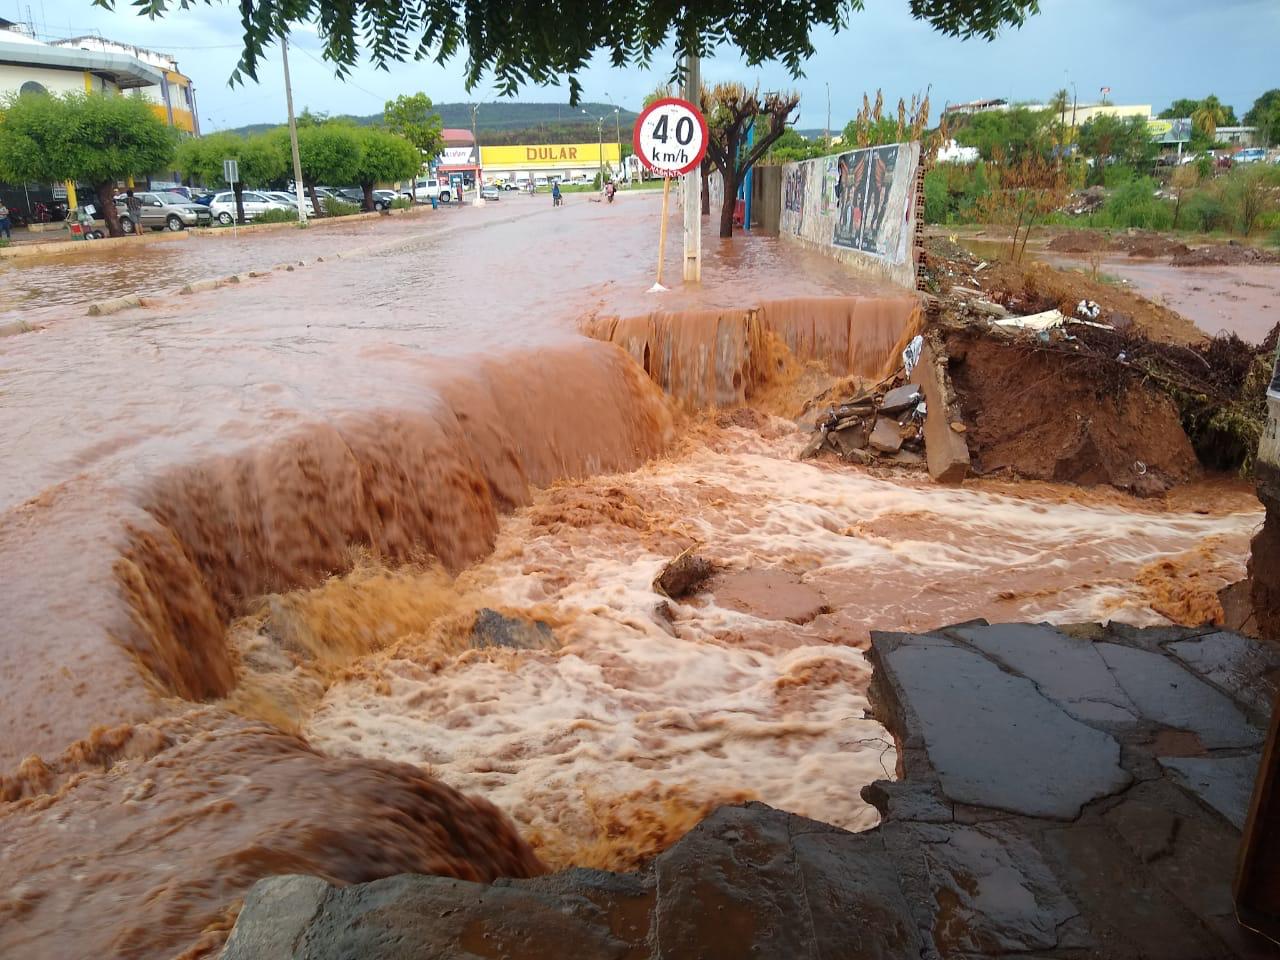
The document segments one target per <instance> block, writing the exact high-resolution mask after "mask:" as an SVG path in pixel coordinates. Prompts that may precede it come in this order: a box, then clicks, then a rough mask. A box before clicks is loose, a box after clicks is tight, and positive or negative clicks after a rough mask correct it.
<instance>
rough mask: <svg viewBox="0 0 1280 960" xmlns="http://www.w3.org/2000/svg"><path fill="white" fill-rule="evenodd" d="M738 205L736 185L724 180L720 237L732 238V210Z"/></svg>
mask: <svg viewBox="0 0 1280 960" xmlns="http://www.w3.org/2000/svg"><path fill="white" fill-rule="evenodd" d="M737 204H738V185H737V184H736V183H730V182H729V178H728V177H725V178H724V202H723V203H721V204H720V236H722V237H732V236H733V210H734V207H736V206H737Z"/></svg>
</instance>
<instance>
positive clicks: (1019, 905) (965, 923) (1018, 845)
mask: <svg viewBox="0 0 1280 960" xmlns="http://www.w3.org/2000/svg"><path fill="white" fill-rule="evenodd" d="M916 830H917V831H918V833H919V836H920V840H921V849H922V850H923V851H924V856H925V861H926V862H927V863H928V865H929V876H930V879H931V881H932V891H931V892H932V896H933V899H934V901H935V902H936V903H937V904H938V906H939V908H940V909H939V910H938V913H937V917H936V919H935V922H934V927H933V941H934V944H935V946H937V947H938V949H939V951H940V952H942V954H943V955H944V956H954V955H956V954H963V955H968V954H975V953H976V954H980V955H990V954H996V955H1003V954H1006V953H1017V954H1025V953H1029V952H1032V951H1039V950H1043V951H1048V950H1052V949H1054V948H1056V947H1057V946H1058V945H1059V937H1058V929H1059V927H1060V926H1061V925H1062V924H1063V923H1065V922H1066V921H1067V920H1069V919H1071V918H1072V917H1074V916H1076V915H1077V914H1078V913H1079V912H1080V911H1079V910H1078V909H1077V908H1076V906H1075V905H1074V904H1073V903H1072V902H1071V900H1070V898H1069V897H1068V896H1067V895H1066V894H1065V893H1064V892H1063V891H1062V888H1061V887H1060V885H1059V884H1058V882H1057V880H1056V879H1055V877H1054V875H1053V871H1052V870H1050V869H1049V867H1048V866H1047V865H1046V864H1045V862H1044V860H1043V859H1042V858H1041V856H1040V854H1039V852H1037V850H1036V849H1035V847H1034V845H1032V844H1031V843H1030V842H1029V841H1028V840H1027V839H1026V838H1024V837H1021V836H1019V835H1018V834H1017V833H1016V832H1014V831H1012V830H1010V829H1008V828H1007V827H1002V826H1001V825H999V824H990V825H987V826H983V827H972V826H960V825H950V826H943V827H939V826H934V827H925V826H920V827H917V828H916Z"/></svg>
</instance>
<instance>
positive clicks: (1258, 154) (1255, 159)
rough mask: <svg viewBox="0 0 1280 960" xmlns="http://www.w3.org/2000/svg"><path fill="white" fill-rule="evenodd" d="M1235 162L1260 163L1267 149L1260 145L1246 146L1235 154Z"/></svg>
mask: <svg viewBox="0 0 1280 960" xmlns="http://www.w3.org/2000/svg"><path fill="white" fill-rule="evenodd" d="M1234 159H1235V161H1236V163H1261V162H1262V161H1263V160H1265V159H1267V151H1266V150H1264V149H1262V147H1248V148H1246V149H1244V150H1241V151H1239V152H1237V153H1236V155H1235V158H1234Z"/></svg>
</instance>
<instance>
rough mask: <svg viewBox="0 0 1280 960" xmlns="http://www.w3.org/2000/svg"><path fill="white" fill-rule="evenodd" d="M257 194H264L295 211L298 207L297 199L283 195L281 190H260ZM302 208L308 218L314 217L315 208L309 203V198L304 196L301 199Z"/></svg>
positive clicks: (293, 196) (290, 194) (286, 194)
mask: <svg viewBox="0 0 1280 960" xmlns="http://www.w3.org/2000/svg"><path fill="white" fill-rule="evenodd" d="M259 192H260V193H264V194H265V195H266V196H268V197H270V198H271V199H272V200H275V201H278V202H279V203H286V204H288V205H289V206H291V207H293V208H294V209H295V210H296V209H297V207H298V198H297V196H295V195H294V194H292V193H285V192H284V191H283V190H262V191H259ZM302 206H303V209H304V210H306V211H307V216H308V217H314V216H315V215H316V207H315V204H313V203H312V202H311V198H310V197H306V196H304V197H303V198H302Z"/></svg>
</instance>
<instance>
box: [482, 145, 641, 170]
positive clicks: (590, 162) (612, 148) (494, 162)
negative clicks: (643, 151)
mask: <svg viewBox="0 0 1280 960" xmlns="http://www.w3.org/2000/svg"><path fill="white" fill-rule="evenodd" d="M601 149H602V148H601V145H600V144H598V143H541V144H529V145H522V146H514V147H481V148H480V163H481V165H482V166H485V167H496V168H499V169H513V170H514V169H524V170H534V169H537V168H538V167H548V168H559V167H583V166H588V167H589V166H594V165H596V164H598V163H600V162H601V155H600V154H601ZM603 151H604V157H603V161H604V162H605V163H617V162H618V161H619V160H620V159H621V155H620V154H619V153H618V144H617V143H606V144H604V146H603Z"/></svg>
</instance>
